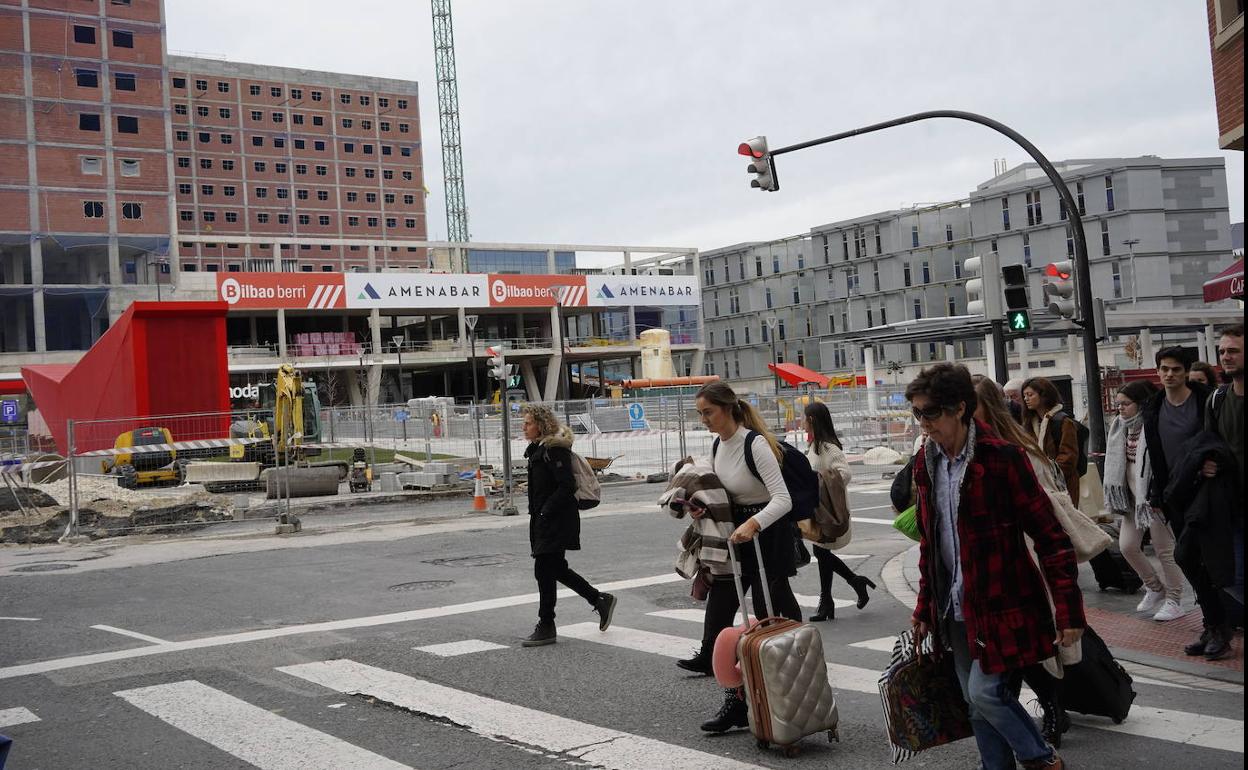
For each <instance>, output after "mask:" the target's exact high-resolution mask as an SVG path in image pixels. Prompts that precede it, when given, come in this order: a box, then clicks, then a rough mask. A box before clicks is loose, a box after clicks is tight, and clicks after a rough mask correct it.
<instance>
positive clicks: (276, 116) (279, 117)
mask: <svg viewBox="0 0 1248 770" xmlns="http://www.w3.org/2000/svg"><path fill="white" fill-rule="evenodd" d="M273 122H274V123H284V122H286V116H285V115H283V114H282V113H280V112H275V113H273Z"/></svg>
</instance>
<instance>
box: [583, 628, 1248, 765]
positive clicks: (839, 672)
mask: <svg viewBox="0 0 1248 770" xmlns="http://www.w3.org/2000/svg"><path fill="white" fill-rule="evenodd" d="M559 635H560V636H563V637H570V638H573V639H580V640H583V641H588V642H597V643H599V644H608V645H611V646H614V647H623V648H625V649H631V650H636V651H638V652H648V653H653V654H655V655H663V656H665V657H668V658H679V657H685V655H687V654H688V652H689V650H690V649H691V648H693V647H695V646H697V645H698V644H700V642H699V641H698V640H696V639H688V638H685V637H681V636H672V635H670V634H657V633H653V632H650V631H639V630H637V629H632V628H625V627H622V626H617V625H612V626H611V628H609V629H607V631H606V632H605V633H604V632H600V631H598V624H597V623H579V624H577V625H573V626H565V627H561V628H560V629H559ZM869 641H873V642H878V641H879V640H869ZM888 651H889V652H890V653H891V652H892V645H891V643H890V645H889V648H888ZM879 679H880V672H879V671H875V670H872V669H867V668H859V667H858V666H844V665H841V664H838V663H833V662H831V661H828V681H830V682H831V683H832V687H833V688H835V689H838V690H849V691H853V692H861V693H870V694H872V695H878V694H879V692H880V690H879ZM1031 697H1034V694H1033V693H1031V692H1030V691H1028V690H1026V689H1024V690H1023V696H1022V698H1023V700H1027V699H1029V698H1031ZM1070 716H1071V719H1073V720H1075V721H1076V722H1078V723H1079V724H1082V725H1087V726H1089V727H1095V728H1098V729H1101V730H1111V731H1113V732H1120V733H1128V734H1130V735H1138V736H1141V737H1145V738H1156V739H1158V740H1163V741H1170V742H1173V743H1182V744H1187V745H1191V746H1201V747H1203V748H1210V749H1220V750H1222V751H1233V752H1237V753H1240V754H1242V753H1243V752H1244V737H1243V733H1244V723H1243V721H1242V720H1236V719H1227V718H1225V717H1217V716H1210V715H1206V714H1193V713H1190V712H1186V711H1173V710H1170V709H1159V708H1150V707H1147V706H1141V705H1139V704H1138V703H1137V704H1136V705H1134V706H1132V707H1131V715H1130V716H1129V717H1127V720H1126V721H1125V722H1123V723H1122V724H1120V725H1115V724H1112V723H1111V722H1109V721H1108V720H1105V719H1098V718H1096V717H1085V716H1083V715H1080V714H1074V713H1072V714H1071V715H1070Z"/></svg>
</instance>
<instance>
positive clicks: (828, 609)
mask: <svg viewBox="0 0 1248 770" xmlns="http://www.w3.org/2000/svg"><path fill="white" fill-rule="evenodd" d="M824 620H836V602H834V601H832V597H831V596H820V597H819V609H817V610H815V614H814V615H811V616H810V621H811V622H812V623H819V622H821V621H824Z"/></svg>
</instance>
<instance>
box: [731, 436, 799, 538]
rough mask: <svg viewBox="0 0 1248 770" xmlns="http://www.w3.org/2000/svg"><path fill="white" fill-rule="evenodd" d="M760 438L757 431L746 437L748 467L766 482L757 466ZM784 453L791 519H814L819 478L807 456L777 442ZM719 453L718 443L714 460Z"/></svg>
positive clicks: (782, 468) (783, 470)
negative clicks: (755, 448)
mask: <svg viewBox="0 0 1248 770" xmlns="http://www.w3.org/2000/svg"><path fill="white" fill-rule="evenodd" d="M756 438H759V434H758V432H757V431H750V432H749V433H748V434H746V437H745V465H746V467H747V468H749V469H750V473H752V474H754V478H756V479H758V480H759V481H762V480H763V477H762V475H760V474H759V472H758V468H757V467H756V466H755V465H754V452H753V451H752V447H753V446H754V439H756ZM776 443H777V444H779V445H780V449H781V452H782V455H781V458H780V475H781V476H783V477H784V486H785V488H786V489H787V490H789V499H790V500H792V501H793V507H792V508H790V509H789V513H788V516H789V519H791V520H792V521H803V520H805V519H809V518H812V517H813V516H814V515H815V507H816V506H817V505H818V504H819V474H817V473H815V471H814V469H813V468H811V467H810V460H808V459H806V455H804V454H802V452H801V451H800V450H799V449H798V448H797V447H795V446H793V445H792V444H789V443H788V442H786V441H780V440H779V439H777V440H776ZM718 451H719V439H718V438H717V439H715V441H714V443H712V444H711V460H712V462H713V461H714V459H715V453H716V452H718Z"/></svg>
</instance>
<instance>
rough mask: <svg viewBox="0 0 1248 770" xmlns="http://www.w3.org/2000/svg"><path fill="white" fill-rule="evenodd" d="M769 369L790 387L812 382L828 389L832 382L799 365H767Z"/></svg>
mask: <svg viewBox="0 0 1248 770" xmlns="http://www.w3.org/2000/svg"><path fill="white" fill-rule="evenodd" d="M767 368H768V369H770V370H772V371H773V372H775V373H776V374H778V375H780V379H782V380H784V381H785V382H787V383H789V384H790V385H795V386H796V385H804V384H806V383H808V382H810V383H814V384H815V385H818V386H819V387H821V388H826V387H828V383H829V382H831V380H829V379H828V378H827V377H824V376H823V375H822V374H820V373H819V372H815V371H811V370H810V369H807V368H806V367H804V366H798V365H797V364H767Z"/></svg>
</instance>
